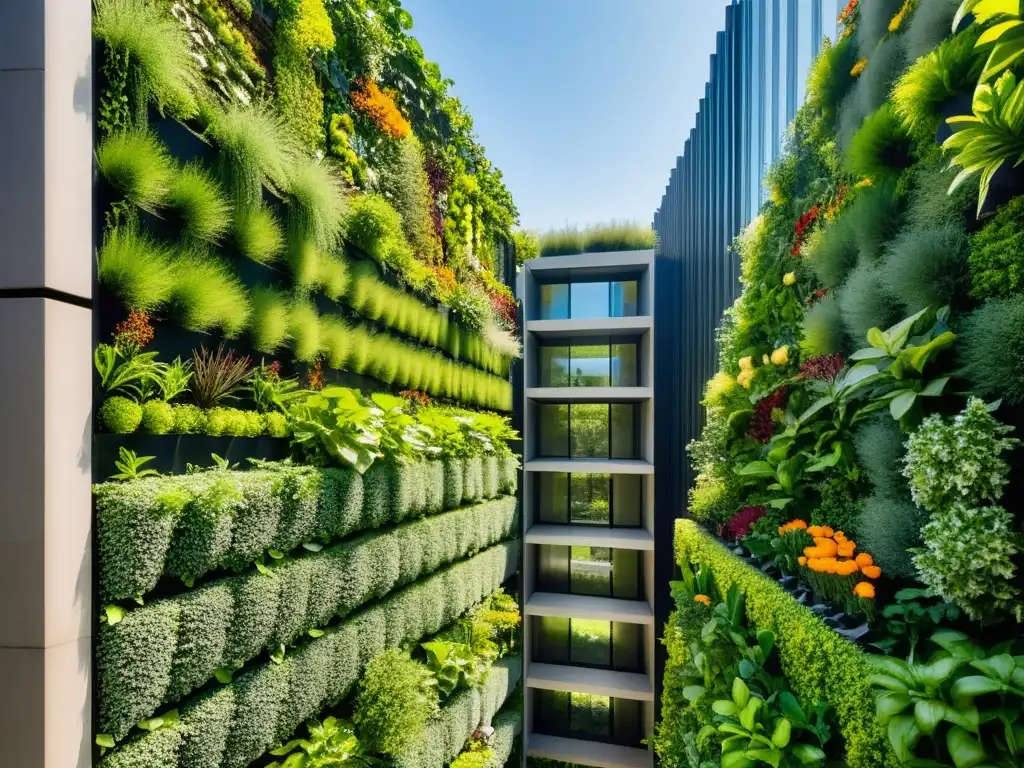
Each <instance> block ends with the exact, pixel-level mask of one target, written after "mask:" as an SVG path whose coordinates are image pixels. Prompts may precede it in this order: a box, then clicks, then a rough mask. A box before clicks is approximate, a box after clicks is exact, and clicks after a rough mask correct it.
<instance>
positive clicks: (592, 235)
mask: <svg viewBox="0 0 1024 768" xmlns="http://www.w3.org/2000/svg"><path fill="white" fill-rule="evenodd" d="M653 247H654V230H652V229H651V228H650V226H647V225H643V224H638V223H637V222H632V221H611V222H608V223H607V224H598V225H595V226H592V227H587V229H586V230H585V231H584V233H583V252H584V253H605V252H608V251H646V250H650V249H651V248H653Z"/></svg>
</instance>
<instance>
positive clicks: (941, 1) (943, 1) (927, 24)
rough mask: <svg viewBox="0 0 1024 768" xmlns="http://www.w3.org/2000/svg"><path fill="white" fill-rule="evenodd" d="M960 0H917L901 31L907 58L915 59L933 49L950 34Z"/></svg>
mask: <svg viewBox="0 0 1024 768" xmlns="http://www.w3.org/2000/svg"><path fill="white" fill-rule="evenodd" d="M959 7H960V0H925V2H919V3H918V4H917V8H916V9H915V10H914V15H913V16H911V17H910V21H909V22H908V23H907V25H906V31H905V32H904V33H903V39H904V44H905V45H906V48H907V58H908V59H909V60H910V61H917V60H918V59H919V58H921V57H922V56H924V55H925V54H927V53H928V52H929V51H933V50H935V48H936V46H938V45H939V44H940V43H941V42H943V41H944V40H946V38H948V37H949V35H950V30H951V29H952V27H953V18H954V17H955V16H956V9H957V8H959Z"/></svg>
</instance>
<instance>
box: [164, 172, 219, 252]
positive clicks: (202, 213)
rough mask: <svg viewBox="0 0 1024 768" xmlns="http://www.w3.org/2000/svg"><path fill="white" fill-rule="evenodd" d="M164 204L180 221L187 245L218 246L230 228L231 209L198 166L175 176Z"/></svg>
mask: <svg viewBox="0 0 1024 768" xmlns="http://www.w3.org/2000/svg"><path fill="white" fill-rule="evenodd" d="M164 203H165V205H166V206H167V208H168V209H170V210H171V211H174V213H175V214H176V215H177V216H178V218H179V219H180V222H181V237H182V241H183V242H184V243H185V244H186V245H188V246H198V245H201V244H214V243H217V242H219V241H220V239H221V237H223V235H224V233H225V232H227V230H228V229H229V228H230V226H231V206H230V205H229V204H228V202H227V201H226V200H225V199H224V194H223V192H222V191H221V189H220V185H219V184H218V183H217V182H216V181H215V180H214V179H213V177H212V176H211V175H210V173H209V172H208V171H207V170H206V169H205V168H204V167H203V166H202V165H200V164H199V163H189V164H188V165H186V166H185V167H184V168H182V169H181V171H180V172H178V173H177V174H175V176H174V178H173V179H172V180H171V182H170V185H169V188H168V190H167V195H166V198H165V200H164Z"/></svg>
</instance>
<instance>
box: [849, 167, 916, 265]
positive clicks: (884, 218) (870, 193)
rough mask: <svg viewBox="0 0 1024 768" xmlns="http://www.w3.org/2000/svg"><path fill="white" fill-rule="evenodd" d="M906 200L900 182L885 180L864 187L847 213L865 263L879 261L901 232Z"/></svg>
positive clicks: (850, 227)
mask: <svg viewBox="0 0 1024 768" xmlns="http://www.w3.org/2000/svg"><path fill="white" fill-rule="evenodd" d="M905 207H906V199H905V196H904V194H903V192H902V190H901V188H900V185H897V184H896V182H894V181H892V180H886V179H883V180H881V181H879V182H878V183H873V184H872V185H871V186H870V187H868V188H866V189H863V190H861V192H860V194H858V196H857V199H856V200H854V202H853V204H852V205H851V206H850V208H849V209H848V210H847V211H845V212H844V213H843V218H844V219H846V220H847V223H846V226H847V227H848V229H847V231H848V232H850V233H852V235H853V241H854V242H855V243H856V244H857V253H858V258H859V260H860V263H861V264H872V265H874V264H877V263H878V262H879V261H880V260H881V258H882V254H883V252H884V250H885V246H886V245H887V244H888V243H889V241H891V240H892V239H893V238H894V237H896V235H897V234H898V233H899V231H900V227H901V225H902V219H903V212H904V210H905Z"/></svg>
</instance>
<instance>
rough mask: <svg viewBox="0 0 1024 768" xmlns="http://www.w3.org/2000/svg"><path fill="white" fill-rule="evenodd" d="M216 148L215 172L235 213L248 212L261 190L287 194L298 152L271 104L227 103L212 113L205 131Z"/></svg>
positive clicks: (257, 201)
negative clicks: (228, 194)
mask: <svg viewBox="0 0 1024 768" xmlns="http://www.w3.org/2000/svg"><path fill="white" fill-rule="evenodd" d="M208 132H209V134H210V136H211V137H212V138H213V140H214V143H215V144H216V145H217V147H218V149H219V152H218V155H217V171H218V173H219V175H220V178H221V181H222V183H223V184H224V187H225V188H226V189H227V190H228V192H229V193H230V194H231V196H232V197H233V198H234V202H235V210H236V211H238V210H251V209H253V208H255V207H256V206H258V205H260V203H261V202H262V200H263V187H264V186H267V187H270V188H271V189H274V190H275V191H277V192H281V193H283V192H286V191H287V190H288V188H289V182H290V180H291V177H292V172H293V170H294V169H295V167H296V166H297V165H298V164H299V162H300V159H301V158H302V154H301V151H300V149H299V147H298V145H297V143H296V141H295V139H294V138H293V137H292V135H291V134H290V133H289V132H288V129H287V128H286V127H285V124H284V122H283V121H282V120H281V118H280V117H279V116H278V114H277V112H276V111H275V110H274V107H273V106H272V105H271V104H268V103H264V102H254V103H252V104H249V105H240V104H235V103H232V104H228V105H227V106H225V107H224V109H223V110H220V111H214V112H213V113H212V114H211V116H210V125H209V128H208Z"/></svg>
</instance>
